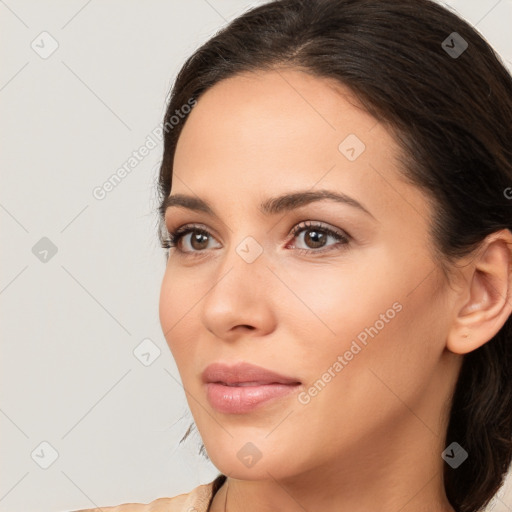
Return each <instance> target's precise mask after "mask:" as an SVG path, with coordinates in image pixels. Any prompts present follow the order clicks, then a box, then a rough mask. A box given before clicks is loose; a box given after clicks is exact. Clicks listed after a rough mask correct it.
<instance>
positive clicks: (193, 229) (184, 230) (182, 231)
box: [162, 221, 350, 257]
mask: <svg viewBox="0 0 512 512" xmlns="http://www.w3.org/2000/svg"><path fill="white" fill-rule="evenodd" d="M313 229H315V230H317V231H320V232H322V233H324V234H327V235H330V236H332V237H333V238H335V239H337V240H338V243H337V244H333V245H330V246H328V247H327V248H321V249H318V250H316V249H295V250H296V251H298V252H299V254H306V255H310V254H312V253H316V254H318V253H324V252H329V251H331V250H334V249H335V248H336V247H337V246H340V245H341V247H342V248H345V247H344V246H346V245H347V244H348V243H349V241H350V236H349V235H348V234H346V233H343V232H338V231H335V230H333V229H330V228H328V227H325V226H323V225H322V224H319V223H316V222H310V221H305V222H304V223H302V224H299V225H297V226H295V228H294V229H293V230H292V231H291V234H292V235H293V238H295V237H296V236H297V235H298V234H299V233H300V232H301V231H312V230H313ZM189 233H200V234H202V235H206V236H212V235H211V234H210V233H209V232H208V231H207V230H205V229H204V228H202V227H200V226H196V225H192V224H187V225H185V226H181V227H179V228H177V229H175V230H174V231H171V232H169V233H168V236H167V237H166V238H165V239H164V240H163V241H162V248H164V249H171V248H176V250H177V251H178V252H179V253H181V254H182V255H192V256H193V257H199V256H204V254H205V251H206V250H201V251H182V250H181V249H179V248H178V243H179V241H180V240H181V239H182V238H183V237H184V236H185V235H188V234H189ZM168 252H169V251H168Z"/></svg>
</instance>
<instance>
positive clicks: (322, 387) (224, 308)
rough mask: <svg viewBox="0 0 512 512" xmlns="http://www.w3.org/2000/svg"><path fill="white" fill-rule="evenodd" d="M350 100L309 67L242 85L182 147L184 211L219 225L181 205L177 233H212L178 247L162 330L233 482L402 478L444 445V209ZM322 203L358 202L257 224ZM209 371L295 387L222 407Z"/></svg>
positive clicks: (202, 115)
mask: <svg viewBox="0 0 512 512" xmlns="http://www.w3.org/2000/svg"><path fill="white" fill-rule="evenodd" d="M347 95H348V96H347ZM349 99H350V96H349V90H348V89H345V88H344V87H342V86H337V87H334V86H333V83H332V82H329V81H327V80H324V79H320V78H316V77H312V76H310V75H307V74H305V73H302V72H300V71H297V70H290V69H289V70H280V71H266V72H259V73H257V74H244V75H239V76H236V77H234V78H230V79H227V80H224V81H222V82H220V83H218V84H217V85H215V86H214V87H213V88H211V89H209V90H208V91H207V92H206V93H205V94H204V95H203V96H202V97H201V98H200V99H199V101H198V103H197V106H195V107H194V108H193V110H192V112H191V113H190V116H189V117H188V119H187V121H186V124H185V126H184V128H183V132H182V134H181V136H180V138H179V142H178V146H177V149H176V154H175V159H174V172H173V184H172V191H171V196H174V195H176V194H184V195H187V196H190V197H191V198H194V199H197V200H201V201H204V202H206V203H208V205H209V206H210V208H211V210H212V211H213V212H214V215H212V214H209V213H207V212H205V211H200V210H192V209H189V208H186V207H183V206H171V207H169V208H168V210H167V212H166V226H167V229H168V230H169V231H174V230H175V229H176V228H179V227H181V226H184V225H194V226H195V227H196V229H197V228H199V229H201V230H204V231H206V232H207V235H206V236H204V235H203V237H202V238H201V236H200V233H197V232H196V233H194V232H192V233H190V232H189V233H188V234H185V235H184V236H183V237H182V239H181V240H180V241H178V242H177V245H178V247H177V248H172V249H171V251H170V257H169V260H168V262H167V267H166V271H165V276H164V279H163V283H162V288H161V296H160V310H159V313H160V321H161V324H162V329H163V332H164V334H165V337H166V339H167V342H168V344H169V347H170V349H171V351H172V354H173V356H174V358H175V360H176V364H177V366H178V369H179V372H180V376H181V379H182V382H183V385H184V388H185V390H186V392H187V394H186V396H187V400H188V404H189V406H190V409H191V412H192V414H193V417H194V420H195V422H196V425H197V427H198V429H199V431H200V433H201V436H202V439H203V441H204V444H205V447H206V450H207V452H208V455H209V456H210V458H211V460H212V462H213V463H214V464H215V466H216V467H217V468H219V469H220V470H221V471H222V472H223V473H225V474H229V475H230V476H232V477H234V478H240V479H263V478H269V474H271V475H272V476H273V477H275V478H279V477H280V478H287V477H291V476H293V475H297V474H302V473H305V472H307V471H308V470H317V469H318V468H319V467H320V466H322V467H327V466H329V465H331V466H336V467H337V469H338V471H342V470H343V468H345V467H346V468H347V469H350V470H351V471H352V470H355V469H356V467H357V465H358V464H360V465H361V466H363V465H367V464H368V460H369V459H371V460H372V461H375V460H380V461H381V462H383V463H384V460H385V459H386V458H387V457H390V456H392V457H393V458H395V459H396V458H397V457H398V456H399V457H400V459H401V463H404V462H405V461H406V460H407V458H408V457H414V458H415V460H417V457H418V455H419V452H422V453H423V452H424V453H425V456H427V454H428V456H431V452H430V451H428V450H429V449H430V446H431V445H432V443H438V444H439V443H442V442H443V440H442V436H440V437H438V436H439V434H440V433H441V432H442V429H443V424H442V422H441V420H440V418H441V416H442V415H443V414H444V411H445V409H444V407H445V404H444V402H445V400H446V399H447V398H448V395H449V393H450V392H451V389H450V387H451V386H453V384H454V382H455V380H456V372H455V365H454V361H455V359H454V354H452V353H451V352H448V351H447V350H446V348H445V341H446V334H447V332H448V329H449V320H450V316H449V315H450V304H451V302H450V298H451V296H450V295H449V287H448V285H447V283H446V282H445V280H444V279H443V277H442V273H441V271H440V270H439V268H438V267H437V266H436V264H435V263H434V260H433V258H432V255H431V253H430V251H429V247H430V245H429V242H428V240H429V238H428V231H427V229H428V221H429V219H430V218H431V215H432V211H431V210H430V207H429V205H428V203H427V201H426V199H425V197H424V194H423V193H422V192H421V191H420V190H419V189H417V188H415V187H413V186H411V185H409V184H406V183H405V182H404V181H402V180H401V179H400V177H399V173H398V165H399V164H398V161H397V156H398V152H399V149H398V146H397V144H396V143H395V141H394V140H393V138H392V136H391V135H390V133H389V132H388V131H387V130H386V129H385V128H384V127H383V125H382V124H380V123H378V122H377V121H376V119H375V118H373V117H371V116H370V115H368V114H367V113H365V111H363V110H362V109H361V108H358V107H356V106H354V104H353V103H354V102H355V100H354V99H353V98H352V99H350V101H349ZM320 191H326V192H330V193H332V194H338V195H343V196H346V197H347V198H350V199H348V200H347V201H345V202H343V201H335V200H333V199H320V200H317V199H316V200H314V201H299V205H298V206H297V204H295V205H294V204H292V202H287V201H286V200H281V201H278V202H274V203H272V204H273V206H275V208H273V209H271V211H269V212H266V213H263V212H262V211H260V204H261V203H267V202H268V201H270V200H271V199H272V198H276V197H280V196H287V195H289V194H302V193H308V194H311V193H315V194H316V193H318V192H320ZM356 201H357V203H359V204H360V205H361V206H357V203H356ZM294 229H297V231H296V233H295V234H293V233H292V231H293V230H294ZM325 229H328V230H331V231H332V232H333V233H334V235H333V234H331V233H330V232H329V231H325ZM339 235H341V237H339ZM343 237H346V238H343ZM180 250H181V251H183V252H180ZM214 362H221V363H226V364H228V365H233V364H235V363H238V362H249V363H252V364H254V365H258V366H260V367H263V368H266V369H269V370H271V371H275V372H277V373H279V374H281V375H285V376H288V377H292V378H293V379H295V380H296V381H298V382H300V385H298V386H295V387H293V388H289V389H290V391H289V392H288V393H286V394H284V395H282V396H278V397H275V398H273V399H271V400H268V401H265V402H262V403H259V404H258V405H256V406H254V407H252V408H250V407H248V408H246V409H244V410H242V409H240V410H236V411H235V410H232V411H229V410H228V411H226V410H219V409H218V408H216V407H214V406H213V405H212V404H211V403H210V401H209V400H208V397H207V386H206V384H205V383H204V382H203V380H202V372H203V370H204V369H205V368H206V367H207V366H208V365H209V364H211V363H214ZM227 391H229V392H231V393H235V394H236V391H234V390H233V388H231V390H227ZM238 391H240V390H238ZM439 446H441V444H439ZM404 447H407V449H405V448H404ZM395 448H396V449H395ZM418 451H419V452H418ZM441 451H442V448H441V450H440V451H439V452H436V455H435V456H436V457H437V458H438V459H439V461H440V463H442V461H441V457H440V453H441ZM251 457H252V458H251ZM436 460H437V459H436ZM347 461H348V463H349V464H348V465H347ZM326 465H327V466H326ZM331 474H332V473H331ZM339 476H340V473H339V472H338V473H337V474H336V477H337V478H339Z"/></svg>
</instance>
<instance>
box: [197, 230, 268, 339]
mask: <svg viewBox="0 0 512 512" xmlns="http://www.w3.org/2000/svg"><path fill="white" fill-rule="evenodd" d="M258 245H259V244H258ZM260 247H261V246H260ZM262 249H263V248H262V247H261V249H260V250H258V252H260V251H262V252H260V253H259V255H257V253H255V252H254V251H255V250H257V246H256V244H255V243H254V239H253V240H250V239H249V240H247V241H246V243H244V241H242V243H240V244H239V245H238V246H233V247H230V248H229V249H228V250H225V254H224V255H223V257H222V259H219V264H218V267H217V268H216V270H215V272H212V282H211V284H210V286H211V287H210V289H209V291H208V292H207V294H206V296H205V297H204V299H203V301H202V306H201V317H202V322H203V325H204V326H205V328H206V329H207V330H208V331H209V332H211V333H213V334H214V335H215V336H217V337H218V338H221V339H225V340H233V339H235V338H237V337H239V336H240V335H242V336H247V334H248V332H251V336H261V335H264V334H267V333H269V332H271V331H272V330H273V329H274V328H275V319H276V305H275V303H274V301H275V299H276V295H275V293H274V291H275V286H276V278H275V276H274V274H273V273H272V272H271V271H270V269H269V267H268V258H267V257H266V255H265V251H264V250H262ZM251 251H252V254H251ZM255 256H256V257H255Z"/></svg>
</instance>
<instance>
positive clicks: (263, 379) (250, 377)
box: [202, 362, 301, 387]
mask: <svg viewBox="0 0 512 512" xmlns="http://www.w3.org/2000/svg"><path fill="white" fill-rule="evenodd" d="M202 378H203V382H204V383H219V384H223V385H225V386H234V387H240V386H241V387H244V386H262V385H266V384H289V385H294V384H300V383H301V382H300V380H299V379H297V378H294V377H288V376H286V375H281V374H279V373H277V372H274V371H272V370H268V369H266V368H263V367H261V366H256V365H253V364H250V363H246V362H242V363H237V364H234V365H232V366H229V365H227V364H225V363H213V364H210V365H208V366H207V367H206V368H205V370H204V371H203V373H202Z"/></svg>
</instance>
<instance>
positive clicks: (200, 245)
mask: <svg viewBox="0 0 512 512" xmlns="http://www.w3.org/2000/svg"><path fill="white" fill-rule="evenodd" d="M188 235H192V236H191V237H190V238H189V239H187V237H188ZM208 237H212V235H211V234H210V233H209V232H208V231H207V230H205V229H204V228H201V227H199V226H194V225H190V224H187V225H185V226H181V227H179V228H178V229H176V230H174V231H170V232H169V235H168V237H167V238H165V239H164V240H163V241H162V247H163V248H166V249H170V248H172V247H175V248H176V249H177V251H178V252H179V253H183V254H192V255H193V256H200V255H202V252H201V251H204V249H207V248H208V242H209V240H208ZM212 239H213V238H212ZM183 241H184V242H185V243H186V242H187V241H188V244H189V245H190V247H192V250H190V249H187V250H184V249H182V247H181V245H182V243H183ZM198 253H199V254H198Z"/></svg>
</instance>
